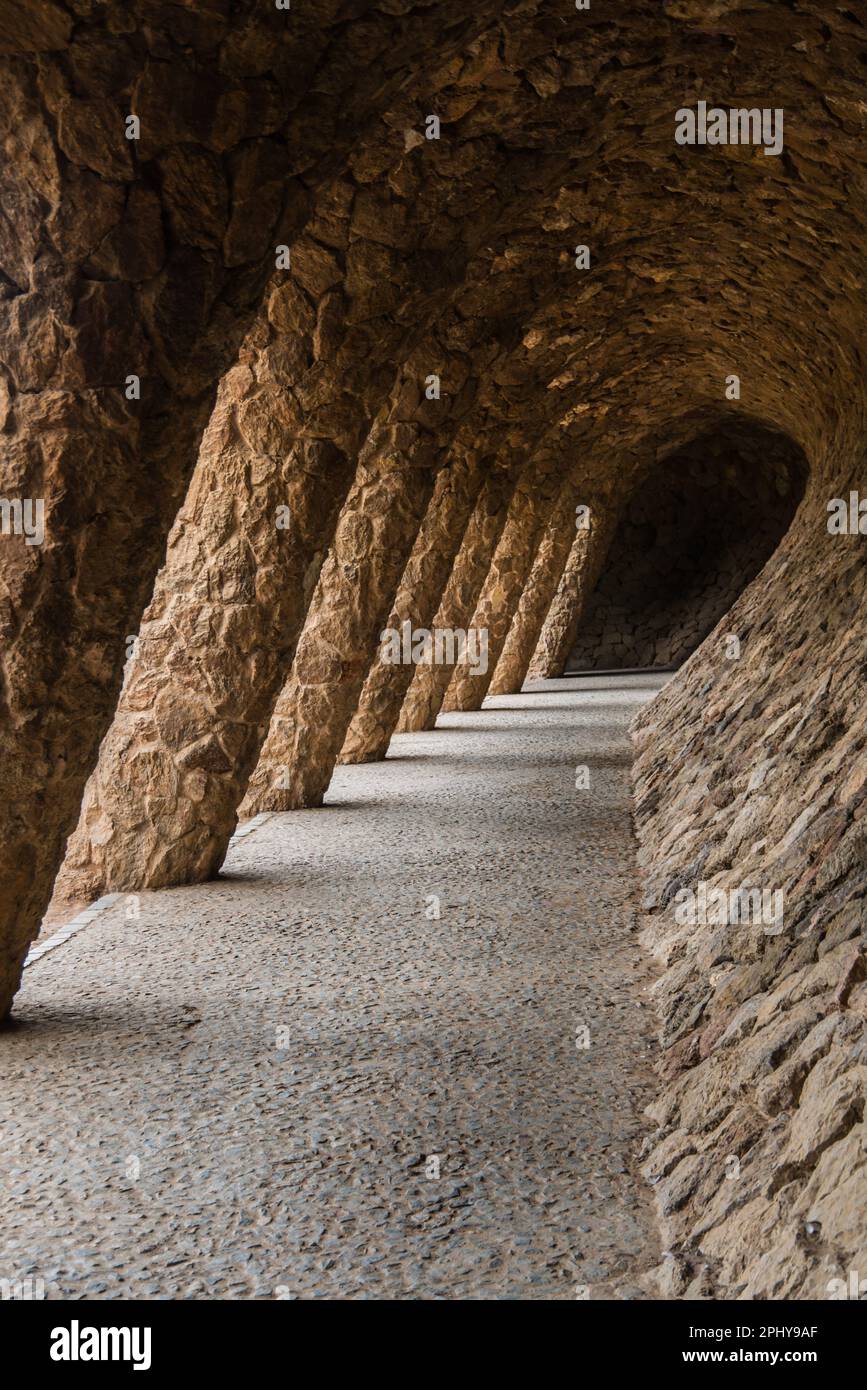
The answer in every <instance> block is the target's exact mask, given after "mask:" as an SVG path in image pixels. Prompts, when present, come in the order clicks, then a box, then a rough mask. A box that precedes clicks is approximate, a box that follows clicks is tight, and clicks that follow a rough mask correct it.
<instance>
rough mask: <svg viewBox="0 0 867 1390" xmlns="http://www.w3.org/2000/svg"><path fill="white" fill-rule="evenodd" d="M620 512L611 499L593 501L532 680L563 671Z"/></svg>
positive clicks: (535, 657) (554, 605) (544, 631)
mask: <svg viewBox="0 0 867 1390" xmlns="http://www.w3.org/2000/svg"><path fill="white" fill-rule="evenodd" d="M617 515H618V512H617V509H615V508H614V507H612V505H611V503H610V502H608V503H606V504H598V505H594V504H592V503H591V504H590V526H589V527H588V528H585V529H583V530H578V531H577V532H576V533H575V539H574V540H573V542H572V549H571V550H570V552H569V559H568V560H567V561H566V568H565V569H564V571H563V577H562V578H561V580H560V583H559V585H558V586H557V593H556V595H555V597H554V602H553V603H552V604H551V607H550V610H549V612H548V616H547V618H546V619H545V622H544V624H543V627H542V631H541V633H540V636H539V641H538V644H537V646H536V650H535V652H534V654H533V660H532V661H531V662H530V668H529V670H528V672H527V677H526V678H527V679H528V680H548V679H550V678H551V677H554V676H560V675H562V674H563V667H564V666H565V665H566V661H567V659H568V656H569V653H570V652H571V650H572V648H573V646H574V645H575V638H576V637H577V635H578V625H579V623H580V622H581V615H582V613H583V612H584V607H585V605H586V603H587V600H588V599H589V597H590V595H591V594H592V592H593V589H594V587H595V585H596V581H597V579H598V578H599V575H600V573H601V570H602V566H603V564H604V563H605V557H606V555H607V554H608V547H609V545H610V544H611V538H612V536H613V535H614V529H615V526H616V523H617Z"/></svg>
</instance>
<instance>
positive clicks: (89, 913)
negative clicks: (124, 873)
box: [24, 893, 129, 970]
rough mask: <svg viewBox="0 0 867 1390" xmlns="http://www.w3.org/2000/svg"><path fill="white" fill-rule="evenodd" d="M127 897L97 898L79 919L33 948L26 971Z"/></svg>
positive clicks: (119, 894) (81, 913)
mask: <svg viewBox="0 0 867 1390" xmlns="http://www.w3.org/2000/svg"><path fill="white" fill-rule="evenodd" d="M125 897H129V894H128V893H106V894H105V896H104V897H102V898H97V900H96V902H95V903H91V904H90V907H86V908H85V909H84V911H83V912H79V913H78V915H77V917H73V918H72V921H71V922H67V923H66V926H65V927H61V928H60V929H59V931H56V932H54V933H53V934H52V935H51V936H49V937H48V939H47V940H46V941H41V942H39V943H38V945H36V946H31V947H30V950H29V951H28V953H27V959H26V960H25V962H24V968H25V970H26V969H27V966H28V965H34V964H35V962H36V961H38V960H41V959H42V957H43V956H44V955H45V954H46V953H47V952H48V951H53V950H54V948H55V946H62V945H63V943H64V941H68V940H69V938H70V937H71V936H75V933H76V932H79V931H81V929H82V927H86V926H87V925H88V924H89V923H90V922H92V921H93V919H94V917H96V916H97V915H98V914H99V913H100V912H104V911H105V909H106V908H107V907H111V905H112V903H116V902H117V900H118V898H125Z"/></svg>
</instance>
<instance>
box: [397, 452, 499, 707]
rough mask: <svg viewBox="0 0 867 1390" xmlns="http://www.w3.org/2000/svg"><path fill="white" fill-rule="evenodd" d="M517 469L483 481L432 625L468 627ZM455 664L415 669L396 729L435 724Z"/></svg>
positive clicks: (492, 475) (439, 626) (453, 627)
mask: <svg viewBox="0 0 867 1390" xmlns="http://www.w3.org/2000/svg"><path fill="white" fill-rule="evenodd" d="M515 476H516V475H515V471H514V469H511V470H506V469H495V470H494V471H493V472H491V473H489V474H488V476H487V478H486V479H485V482H484V485H483V487H482V490H481V493H480V494H479V500H478V502H477V503H476V505H475V508H474V509H473V514H472V516H471V517H470V520H469V523H468V525H467V529H466V533H465V535H464V539H463V541H462V542H461V548H460V550H459V551H458V554H457V557H456V559H455V562H454V564H453V566H452V571H451V574H450V575H449V580H448V583H447V585H446V588H445V591H444V593H443V597H442V601H441V602H440V606H439V608H438V609H437V612H436V615H435V617H434V620H433V624H432V626H433V627H434V628H440V629H444V628H448V629H450V630H452V631H455V630H464V631H465V630H466V627H467V623H468V622H469V620H470V618H471V616H472V613H473V610H474V608H475V606H476V602H477V600H478V597H479V594H480V593H481V589H482V585H483V584H484V582H485V575H486V574H487V572H488V570H489V568H490V564H491V560H492V559H493V555H494V551H495V550H496V547H497V542H498V541H499V539H500V536H501V535H502V533H503V527H504V525H505V523H506V517H507V516H508V513H509V502H510V501H511V498H512V496H513V494H514V491H515ZM453 670H454V666H453V665H450V664H445V663H443V664H439V665H437V664H434V663H431V664H430V665H427V664H425V665H421V666H417V667H416V668H415V673H414V675H413V676H412V679H411V681H410V685H409V689H408V691H407V693H406V697H405V699H404V702H403V707H402V709H401V711H400V717H399V719H398V721H397V726H396V728H395V732H396V733H399V734H405V733H414V732H418V731H419V730H422V729H432V728H433V726H434V724H435V723H436V719H437V715H438V714H439V712H440V706H441V705H442V702H443V697H444V696H445V693H446V690H447V688H448V684H449V681H450V680H451V677H452V671H453Z"/></svg>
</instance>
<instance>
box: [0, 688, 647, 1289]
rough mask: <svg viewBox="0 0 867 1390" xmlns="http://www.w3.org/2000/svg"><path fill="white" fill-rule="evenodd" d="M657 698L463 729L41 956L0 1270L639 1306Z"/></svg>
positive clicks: (264, 828) (262, 831)
mask: <svg viewBox="0 0 867 1390" xmlns="http://www.w3.org/2000/svg"><path fill="white" fill-rule="evenodd" d="M660 683H661V681H660V679H659V678H657V677H651V676H631V677H619V678H601V679H600V678H595V679H583V680H582V679H573V680H563V681H548V682H545V683H544V685H543V686H536V687H531V688H530V689H529V691H528V692H524V693H522V694H521V695H517V696H503V697H500V698H498V699H494V700H491V701H489V702H488V703H487V705H486V706H485V709H484V710H483V711H481V712H479V713H476V714H451V715H447V716H444V717H443V718H442V720H441V727H439V728H438V729H437V730H435V731H434V732H432V733H428V734H419V735H405V736H403V737H400V738H397V739H395V740H394V742H393V743H392V748H391V753H390V756H389V758H388V760H387V761H386V762H385V763H379V764H374V765H370V766H362V767H349V768H341V769H338V772H337V774H336V776H335V779H334V782H333V783H332V787H331V790H330V792H329V795H328V799H327V804H326V806H325V807H324V808H323V809H322V810H320V811H304V812H296V813H293V814H290V815H282V816H274V817H273V818H271V819H269V820H267V821H265V822H264V823H263V824H261V825H259V826H258V827H257V828H256V829H255V830H254V831H253V832H252V833H250V834H249V835H247V836H245V837H242V838H239V839H238V840H237V841H236V842H235V843H234V844H233V847H232V849H231V851H230V855H229V857H228V859H227V862H226V868H225V871H224V875H223V876H222V877H221V879H220V880H219V881H217V882H215V883H210V884H203V885H200V886H196V887H188V888H178V889H172V890H168V891H162V892H159V893H152V894H143V895H141V897H140V899H139V902H138V909H139V916H138V917H137V918H136V917H133V916H128V915H127V914H129V913H133V912H134V911H135V910H136V903H135V900H128V899H125V898H122V899H120V900H118V901H117V902H115V903H113V904H112V905H111V906H110V907H108V908H107V909H106V910H105V911H103V912H101V913H100V914H99V915H97V916H96V917H95V918H94V919H93V920H92V921H91V922H89V924H88V925H87V926H86V927H84V928H83V929H82V930H81V931H80V932H78V933H77V934H75V935H74V936H72V937H71V938H70V939H69V940H68V941H66V942H64V943H63V944H62V945H59V946H57V947H56V949H53V950H50V951H49V952H47V953H46V954H45V955H43V956H42V957H41V959H38V960H35V961H34V962H33V964H32V965H31V966H30V967H29V968H28V969H27V971H26V972H25V985H24V989H23V992H22V994H21V995H20V996H19V1002H18V1007H17V1011H16V1020H17V1021H16V1025H15V1026H14V1027H13V1028H11V1029H9V1030H8V1031H6V1032H4V1033H3V1034H2V1035H0V1064H2V1091H0V1093H2V1127H3V1143H2V1154H3V1161H2V1212H0V1232H2V1234H0V1279H4V1278H5V1279H10V1280H16V1279H23V1280H26V1279H28V1278H30V1279H33V1280H41V1281H43V1283H42V1288H44V1293H45V1296H47V1297H49V1298H72V1299H78V1298H87V1297H97V1298H117V1297H120V1298H133V1297H140V1298H209V1297H210V1298H213V1297H229V1298H251V1297H253V1298H269V1299H270V1298H294V1297H302V1298H306V1297H316V1296H318V1297H341V1298H342V1297H346V1298H382V1297H385V1298H446V1299H457V1298H512V1299H513V1298H520V1299H535V1298H539V1299H552V1298H575V1297H576V1296H582V1295H581V1290H582V1289H583V1288H586V1289H587V1290H588V1291H589V1292H588V1294H587V1295H586V1296H589V1297H590V1298H591V1299H592V1298H603V1297H604V1298H635V1297H641V1296H643V1295H642V1291H641V1285H640V1284H639V1283H638V1280H639V1279H640V1275H641V1271H642V1270H644V1269H647V1268H648V1267H650V1266H651V1265H653V1264H654V1263H656V1261H657V1260H658V1254H657V1252H656V1247H655V1234H654V1225H653V1219H652V1216H651V1207H650V1199H649V1194H648V1192H647V1190H646V1189H645V1188H644V1187H643V1186H642V1185H641V1182H640V1180H639V1179H638V1178H637V1177H636V1174H635V1153H636V1149H637V1147H638V1143H639V1142H640V1138H641V1134H642V1132H643V1131H644V1129H645V1127H646V1124H645V1121H644V1120H643V1118H642V1113H641V1112H642V1109H643V1106H644V1105H645V1104H646V1103H647V1101H648V1099H649V1098H650V1096H651V1095H652V1093H653V1080H652V1075H651V1070H650V1066H651V1054H652V1049H653V1042H652V1035H653V1026H652V1018H651V1016H650V1012H649V1009H648V1008H647V1006H646V1003H645V996H644V989H645V988H646V985H647V982H648V979H649V975H650V966H649V964H648V962H647V961H646V960H645V959H643V958H642V957H641V954H640V952H639V948H638V944H637V940H636V932H635V923H634V917H633V911H632V909H633V904H634V901H635V896H634V895H635V877H634V846H633V840H632V832H631V822H630V803H629V786H628V769H629V760H630V750H629V743H628V738H627V734H626V726H627V723H628V721H629V719H630V718H631V717H632V715H633V714H634V713H635V711H636V709H637V707H638V706H639V704H640V703H641V702H642V701H644V700H646V699H648V698H649V697H650V696H651V695H652V694H653V693H654V692H655V690H656V689H658V687H659V685H660ZM536 692H539V693H536ZM581 764H586V765H587V766H588V767H589V770H590V787H589V789H587V790H579V789H576V785H575V783H576V767H578V766H579V765H581ZM437 900H438V902H437ZM437 910H438V911H439V916H438V917H437V916H436V915H435V914H436V912H437ZM584 1029H587V1030H588V1032H587V1033H586V1034H585V1033H584V1032H583V1031H582V1030H584ZM585 1041H586V1042H589V1046H586V1047H585V1046H583V1045H576V1044H583V1043H584V1042H585ZM437 1170H438V1171H439V1176H438V1177H437V1176H435V1174H436V1172H437Z"/></svg>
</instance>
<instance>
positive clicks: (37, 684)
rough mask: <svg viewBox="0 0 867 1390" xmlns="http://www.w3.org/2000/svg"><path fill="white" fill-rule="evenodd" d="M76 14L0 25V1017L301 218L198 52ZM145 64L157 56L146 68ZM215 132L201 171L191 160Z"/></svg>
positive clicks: (262, 146) (250, 118)
mask: <svg viewBox="0 0 867 1390" xmlns="http://www.w3.org/2000/svg"><path fill="white" fill-rule="evenodd" d="M89 8H90V9H93V10H94V17H93V19H92V20H91V19H90V18H89V17H88V13H87V11H88V7H87V6H85V7H84V9H83V10H82V11H81V13H77V14H76V16H75V20H74V24H73V19H72V16H71V15H70V14H69V12H68V11H67V10H66V9H65V8H64V7H62V6H57V5H51V6H48V5H41V6H39V7H37V9H38V20H33V21H32V22H31V21H30V20H29V19H28V11H29V10H32V7H27V6H19V7H17V13H18V14H19V15H20V18H21V27H20V39H19V40H18V41H16V38H15V30H16V27H17V21H16V16H15V15H14V14H13V10H14V9H16V7H7V11H8V13H6V14H4V22H3V30H4V34H3V44H2V48H3V56H2V58H0V92H2V96H0V125H2V129H3V140H4V155H3V170H2V184H3V213H2V217H0V221H2V224H3V232H2V237H0V240H2V243H3V252H2V259H3V276H2V284H3V290H2V298H3V306H2V313H0V428H2V431H3V446H2V456H3V469H4V482H3V494H4V499H6V500H8V501H11V502H14V503H17V504H21V505H22V507H23V506H24V505H25V504H27V506H28V507H29V509H30V511H29V515H30V517H31V520H34V519H35V520H36V521H37V526H36V527H34V528H32V529H31V534H30V535H26V534H24V533H23V532H22V533H20V534H12V535H3V536H2V537H0V596H2V597H0V766H2V769H3V796H2V799H0V1019H2V1018H4V1017H5V1016H6V1014H7V1013H8V1011H9V1008H10V1005H11V1001H12V997H13V995H14V993H15V990H16V989H17V987H18V982H19V979H20V972H21V967H22V965H23V961H24V958H25V956H26V953H27V948H28V945H29V943H30V941H31V940H32V939H33V938H34V937H35V936H36V934H37V932H38V930H39V926H40V923H41V920H42V917H43V915H44V912H45V909H46V907H47V905H48V902H49V899H50V896H51V889H52V885H53V881H54V877H55V875H56V873H57V869H58V867H59V865H60V862H61V859H62V857H63V848H64V845H65V842H66V839H67V837H68V835H69V834H70V832H71V831H72V830H73V828H74V826H75V822H76V817H77V816H78V813H79V809H80V805H81V798H82V794H83V792H84V788H85V784H86V781H87V778H88V776H89V774H90V772H91V770H92V768H93V765H94V763H95V761H96V757H97V751H98V748H99V744H100V740H101V739H102V737H103V735H104V734H105V732H106V729H107V728H108V726H109V723H110V721H111V716H112V713H113V710H114V707H115V704H116V702H117V696H118V691H119V689H120V685H121V680H122V674H123V667H124V659H125V639H126V635H127V634H128V633H129V632H131V631H132V632H135V631H136V630H137V628H138V624H139V620H140V617H141V613H142V609H143V608H144V605H145V603H146V601H147V598H148V596H149V594H150V592H151V589H152V586H153V581H154V576H155V574H156V572H157V569H158V567H159V563H160V560H161V558H162V556H163V554H164V551H165V544H166V537H167V535H168V531H169V528H170V525H171V522H172V521H173V519H174V517H175V514H176V512H177V508H178V505H179V502H180V500H181V498H182V497H183V492H184V488H185V487H186V484H187V482H188V480H189V477H190V474H191V472H192V470H193V466H194V464H195V460H196V454H197V451H198V447H199V443H200V441H201V437H202V432H203V430H204V428H205V426H206V424H207V421H208V417H209V415H210V412H211V409H212V406H213V401H214V395H215V392H216V387H217V382H218V380H219V377H220V375H221V374H222V372H223V371H225V370H226V368H227V367H228V366H229V365H230V364H231V362H232V361H233V360H234V359H235V357H236V355H237V352H238V348H239V345H240V341H241V339H242V337H243V334H244V332H245V330H246V328H247V327H248V326H249V322H250V318H251V317H252V315H253V314H254V312H255V309H256V307H257V305H258V303H259V301H260V299H261V295H262V292H263V289H264V286H265V284H266V282H267V279H268V277H269V275H270V274H271V273H272V272H273V271H274V254H273V247H274V245H275V242H278V241H279V242H282V241H284V240H285V239H286V237H287V236H291V235H294V232H295V230H297V226H298V225H300V221H301V220H302V219H303V216H304V215H306V204H307V193H306V191H305V190H303V189H302V188H301V185H300V184H298V183H294V182H293V181H292V180H291V179H288V178H287V177H286V173H285V167H286V159H285V144H283V143H282V142H281V141H279V140H278V139H277V138H274V139H273V140H272V139H268V138H261V139H259V138H256V137H257V136H259V135H260V134H261V130H262V126H261V122H260V123H259V124H258V125H257V124H256V121H255V113H254V111H253V102H252V101H250V102H249V103H247V106H246V107H243V106H242V102H239V101H237V100H236V101H235V102H234V104H233V106H232V108H231V109H232V111H233V113H236V118H235V119H234V121H233V122H230V123H229V124H228V125H227V122H226V120H225V119H223V118H221V116H220V114H219V113H220V112H221V111H222V110H223V106H222V103H224V102H225V101H226V99H227V93H228V90H229V88H230V87H231V82H230V80H229V79H224V78H223V77H222V76H221V74H220V73H219V72H218V71H217V70H216V69H214V71H213V74H212V76H213V80H210V79H209V81H208V82H207V83H205V85H204V87H203V88H202V87H200V88H199V89H197V90H199V98H198V100H197V101H196V102H195V103H193V102H191V101H190V99H189V93H190V91H191V90H192V87H191V85H190V84H191V83H194V82H195V81H196V77H197V76H200V75H201V67H199V68H198V69H197V62H200V63H201V64H207V65H208V68H209V70H210V69H211V67H212V66H213V63H212V58H213V51H212V50H211V49H209V50H208V52H207V53H206V54H205V55H204V56H203V57H202V58H201V59H198V56H197V55H195V54H192V49H194V48H195V46H196V40H194V39H191V38H189V37H187V38H186V39H185V46H184V48H183V49H182V48H181V46H180V44H179V43H178V44H172V43H171V41H170V40H168V39H167V37H166V36H165V35H164V34H161V33H160V32H159V28H160V25H161V23H163V22H164V21H167V20H168V10H166V15H165V16H163V14H162V13H160V14H159V15H155V16H154V20H153V28H152V29H151V30H150V31H149V32H150V38H151V39H152V41H153V45H154V47H153V49H151V48H150V46H149V44H148V43H145V42H144V41H143V40H141V38H140V36H139V39H137V40H136V41H134V42H133V41H129V42H128V41H127V39H126V36H123V37H120V36H119V33H118V31H117V30H115V33H116V35H117V37H116V46H115V51H114V54H113V55H111V53H110V49H111V44H112V37H111V34H110V33H109V29H110V28H111V27H112V26H111V25H110V26H109V29H107V28H106V19H105V7H104V6H97V7H89ZM97 11H98V13H97ZM7 21H8V22H7ZM130 24H131V26H132V29H135V28H136V23H135V21H134V20H133V19H131V20H130ZM121 27H122V26H121ZM73 30H74V44H75V53H76V55H77V56H76V57H75V58H74V59H73V60H72V61H69V60H68V55H67V54H66V53H65V52H63V51H62V50H64V49H65V48H66V46H67V43H68V41H69V40H71V39H72V38H73ZM196 37H197V38H198V34H197V36H196ZM16 48H17V49H18V51H17V52H16ZM157 49H158V50H159V51H160V52H161V53H162V54H164V55H166V54H171V56H172V59H173V60H174V61H170V62H165V61H154V60H153V57H152V54H153V52H154V51H155V50H157ZM187 55H191V56H190V57H189V63H188V62H187ZM91 64H92V67H91ZM253 90H254V87H253V84H251V94H252V92H253ZM109 92H110V93H111V95H108V93H109ZM236 94H240V96H241V97H242V98H243V96H244V89H243V86H239V88H238V89H236ZM133 95H134V99H135V103H136V104H135V107H134V108H133V109H134V110H135V112H136V114H137V117H138V119H139V121H140V132H139V134H140V138H139V139H138V140H135V141H134V140H128V139H127V138H126V134H125V113H126V112H127V111H128V110H129V109H130V106H129V101H130V100H131V99H132V98H133ZM194 106H195V112H194V114H193V107H194ZM218 127H219V128H220V130H221V134H220V141H221V144H220V152H219V154H216V153H212V152H211V151H210V150H209V149H207V148H205V146H206V145H207V143H208V141H209V140H210V131H211V130H212V129H216V128H218ZM278 167H279V173H278V172H277V170H278ZM253 186H255V187H256V191H257V197H258V195H259V188H260V186H261V202H260V204H259V207H260V215H259V216H257V217H256V218H255V219H253V218H251V217H250V216H249V212H248V210H247V209H248V202H247V199H248V197H249V196H251V193H250V192H248V190H252V187H253ZM197 195H200V196H201V198H202V201H201V203H199V204H196V203H195V197H196V196H197ZM284 204H285V205H286V207H289V206H290V205H292V206H293V207H294V211H293V212H292V213H290V214H288V215H286V216H285V217H284V213H283V209H284ZM40 513H41V516H42V525H40V524H39V523H38V518H39V515H40ZM43 526H44V534H43V535H41V536H39V535H38V532H39V531H41V530H42V529H43Z"/></svg>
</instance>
